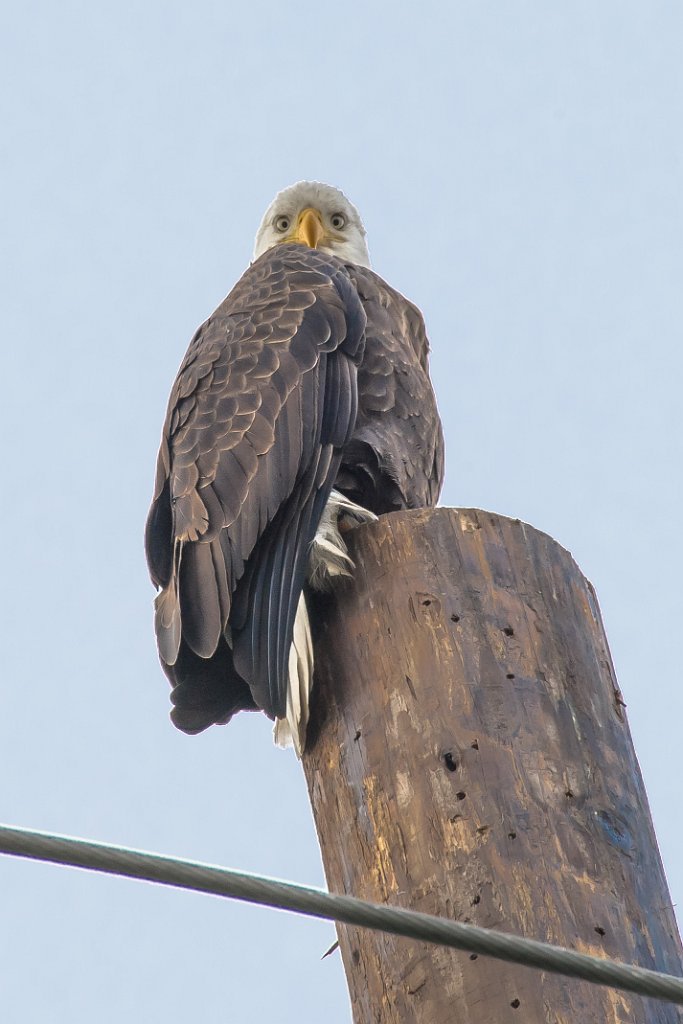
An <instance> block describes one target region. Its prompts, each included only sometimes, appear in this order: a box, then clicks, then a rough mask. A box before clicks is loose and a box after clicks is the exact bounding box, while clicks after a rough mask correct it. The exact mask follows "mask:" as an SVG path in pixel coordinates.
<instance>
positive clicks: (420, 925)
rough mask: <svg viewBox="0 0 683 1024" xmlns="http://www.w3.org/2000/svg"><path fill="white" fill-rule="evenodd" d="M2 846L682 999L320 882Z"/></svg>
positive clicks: (607, 964)
mask: <svg viewBox="0 0 683 1024" xmlns="http://www.w3.org/2000/svg"><path fill="white" fill-rule="evenodd" d="M0 853H8V854H12V855H14V856H17V857H28V858H31V859H34V860H43V861H50V862H52V863H54V864H63V865H69V866H71V867H79V868H85V869H86V870H89V871H101V872H105V873H107V874H113V875H123V876H125V877H128V878H138V879H142V880H144V881H148V882H157V883H159V884H161V885H170V886H175V887H177V888H181V889H192V890H194V891H196V892H204V893H209V894H211V895H214V896H224V897H228V898H229V899H236V900H242V901H245V902H247V903H257V904H260V905H262V906H268V907H276V908H278V909H280V910H290V911H294V912H295V913H298V914H305V915H307V916H308V917H318V918H324V919H327V920H333V921H342V922H344V923H345V924H351V925H358V926H360V927H362V928H374V929H376V930H378V931H383V932H390V933H392V934H394V935H402V936H405V938H409V939H417V940H418V941H421V942H433V943H437V944H438V945H442V946H450V947H451V948H453V949H461V950H466V951H467V952H471V953H481V954H483V955H485V956H492V957H495V958H496V959H498V960H508V961H510V962H512V963H516V964H521V965H523V966H525V967H537V968H539V969H540V970H544V971H551V972H553V973H555V974H563V975H567V976H568V977H572V978H582V979H584V980H585V981H590V982H593V983H594V984H596V985H609V986H611V987H613V988H618V989H623V990H625V991H628V992H635V993H637V994H638V995H641V996H652V997H653V998H655V999H664V1000H667V1001H668V1002H672V1003H678V1004H679V1005H683V979H681V978H676V977H674V976H673V975H670V974H660V973H659V972H657V971H651V970H647V969H646V968H644V967H632V966H629V965H627V964H621V963H618V962H617V961H616V960H608V959H604V960H603V959H600V958H598V957H593V956H589V955H588V954H586V953H576V952H574V951H573V950H570V949H563V948H562V947H561V946H551V945H549V944H547V943H545V942H537V941H536V940H534V939H523V938H520V937H518V936H516V935H506V934H504V933H502V932H497V931H493V930H490V929H486V928H479V927H477V926H476V925H472V924H461V923H460V922H458V921H448V920H445V919H444V918H440V917H434V916H432V915H431V914H421V913H418V912H417V911H413V910H404V909H402V908H400V907H388V906H380V905H378V904H376V903H367V902H366V901H364V900H359V899H356V898H355V897H353V896H338V895H333V894H331V893H326V892H323V891H322V890H320V889H310V888H308V887H306V886H302V885H294V884H293V883H291V882H280V881H276V880H275V879H272V878H262V877H260V876H258V875H250V874H245V873H243V872H239V871H230V870H228V869H227V868H221V867H215V866H214V865H211V864H201V863H197V862H193V861H186V860H178V859H176V858H174V857H164V856H160V855H159V854H154V853H145V852H143V851H142V850H131V849H127V848H125V847H120V846H109V845H106V844H104V843H94V842H89V841H86V840H84V839H74V838H71V837H68V836H59V835H54V834H52V833H48V832H35V831H32V830H29V829H24V828H17V827H13V826H8V825H0Z"/></svg>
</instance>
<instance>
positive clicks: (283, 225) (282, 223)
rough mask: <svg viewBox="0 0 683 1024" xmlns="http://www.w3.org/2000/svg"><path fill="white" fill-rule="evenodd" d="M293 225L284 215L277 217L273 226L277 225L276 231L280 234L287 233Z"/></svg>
mask: <svg viewBox="0 0 683 1024" xmlns="http://www.w3.org/2000/svg"><path fill="white" fill-rule="evenodd" d="M291 223H292V222H291V220H290V219H289V217H285V216H284V215H282V216H280V217H276V218H275V220H274V221H273V224H274V225H275V230H276V231H280V232H282V231H287V230H288V228H289V225H290V224H291Z"/></svg>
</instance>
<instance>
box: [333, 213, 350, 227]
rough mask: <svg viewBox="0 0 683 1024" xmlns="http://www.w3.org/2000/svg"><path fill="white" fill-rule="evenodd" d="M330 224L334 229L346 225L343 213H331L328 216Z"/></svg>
mask: <svg viewBox="0 0 683 1024" xmlns="http://www.w3.org/2000/svg"><path fill="white" fill-rule="evenodd" d="M330 224H331V225H332V227H333V228H334V229H335V231H341V229H342V228H343V227H345V226H346V217H345V216H344V214H343V213H333V214H332V216H331V217H330Z"/></svg>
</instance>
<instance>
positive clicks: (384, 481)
mask: <svg viewBox="0 0 683 1024" xmlns="http://www.w3.org/2000/svg"><path fill="white" fill-rule="evenodd" d="M347 269H348V270H349V274H350V277H351V280H352V281H353V283H354V285H355V286H356V288H357V290H358V294H359V296H360V299H361V302H362V304H363V308H364V310H365V314H366V316H367V327H366V332H365V333H366V340H365V354H364V357H363V363H362V365H361V367H360V369H359V372H358V417H357V420H356V426H355V428H354V431H353V435H352V438H351V441H350V442H349V444H348V445H347V446H346V448H345V450H344V456H343V461H342V466H341V469H340V473H339V478H338V483H337V485H336V486H338V487H339V489H340V490H342V491H344V492H345V493H347V494H348V495H349V496H350V497H352V498H353V499H354V500H356V501H358V502H359V504H361V505H363V506H364V507H365V508H369V509H371V510H372V511H373V512H375V513H376V514H378V515H380V514H382V513H383V512H391V511H394V510H396V509H401V508H422V507H425V506H430V505H435V504H436V502H437V500H438V497H439V493H440V491H441V484H442V482H443V469H444V443H443V431H442V427H441V420H440V417H439V412H438V409H437V407H436V399H435V397H434V391H433V389H432V385H431V381H430V379H429V372H428V356H429V343H428V340H427V334H426V331H425V326H424V321H423V319H422V314H421V313H420V311H419V309H418V308H417V306H414V305H413V304H412V303H411V302H408V300H407V299H405V298H404V297H403V295H401V294H400V293H399V292H397V291H395V290H394V289H393V288H390V287H389V285H388V284H386V282H385V281H383V280H382V278H381V277H378V276H377V274H374V273H373V272H372V271H371V270H366V269H365V268H362V267H351V266H349V267H347Z"/></svg>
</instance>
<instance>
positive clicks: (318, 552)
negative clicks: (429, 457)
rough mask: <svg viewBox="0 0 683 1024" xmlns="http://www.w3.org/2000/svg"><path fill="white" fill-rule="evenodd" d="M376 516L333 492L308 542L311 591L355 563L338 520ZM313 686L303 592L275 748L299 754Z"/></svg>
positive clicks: (349, 571) (365, 519)
mask: <svg viewBox="0 0 683 1024" xmlns="http://www.w3.org/2000/svg"><path fill="white" fill-rule="evenodd" d="M375 519H377V516H376V515H375V514H374V513H373V512H368V510H367V509H366V508H362V507H361V506H360V505H356V503H355V502H353V501H350V500H349V499H348V498H346V497H344V495H343V494H340V493H339V492H338V491H332V493H331V495H330V498H329V501H328V502H327V505H326V506H325V509H324V511H323V514H322V517H321V519H320V524H319V526H318V532H317V533H316V535H315V539H314V541H313V543H312V545H311V554H310V558H309V562H308V582H309V584H310V585H311V587H312V588H313V589H314V590H329V589H330V588H331V586H332V582H333V580H334V579H335V577H338V576H350V575H351V574H352V572H353V569H354V565H353V562H352V560H351V558H350V557H349V553H348V551H347V550H346V544H345V543H344V541H343V539H342V535H341V533H340V532H339V523H340V522H341V523H343V524H344V525H345V526H347V527H349V528H350V527H351V526H359V525H360V524H361V523H368V522H372V521H374V520H375ZM312 685H313V640H312V638H311V626H310V622H309V619H308V609H307V607H306V599H305V597H304V595H303V594H302V595H301V597H300V598H299V604H298V606H297V609H296V618H295V620H294V635H293V637H292V646H291V647H290V649H289V681H288V684H287V711H286V715H285V717H284V718H277V719H276V720H275V728H274V729H273V736H274V738H275V742H276V744H277V745H278V747H294V750H295V751H296V756H297V757H298V758H300V757H301V755H302V753H303V751H304V747H305V745H306V727H307V726H308V713H309V711H308V709H309V698H310V694H311V687H312Z"/></svg>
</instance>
